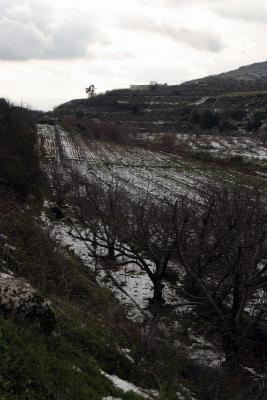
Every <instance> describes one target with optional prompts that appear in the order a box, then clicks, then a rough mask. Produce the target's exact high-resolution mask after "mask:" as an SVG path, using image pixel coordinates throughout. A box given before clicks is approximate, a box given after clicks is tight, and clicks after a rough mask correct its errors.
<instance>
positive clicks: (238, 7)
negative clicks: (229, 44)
mask: <svg viewBox="0 0 267 400" xmlns="http://www.w3.org/2000/svg"><path fill="white" fill-rule="evenodd" d="M213 9H214V11H215V12H216V13H217V14H219V15H221V16H223V17H227V18H231V19H239V20H243V21H246V22H261V23H266V21H267V9H266V8H265V6H264V5H263V4H262V3H259V4H258V3H257V2H256V1H253V2H252V1H247V2H244V1H240V0H236V1H235V2H234V3H231V4H230V3H228V4H226V5H219V6H216V7H214V8H213Z"/></svg>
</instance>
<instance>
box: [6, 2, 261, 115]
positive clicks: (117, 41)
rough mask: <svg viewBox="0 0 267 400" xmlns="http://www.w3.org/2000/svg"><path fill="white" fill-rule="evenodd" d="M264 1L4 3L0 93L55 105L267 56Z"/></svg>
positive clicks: (34, 103) (48, 106) (193, 75)
mask: <svg viewBox="0 0 267 400" xmlns="http://www.w3.org/2000/svg"><path fill="white" fill-rule="evenodd" d="M266 3H267V2H266V0H0V97H8V98H9V99H11V100H12V101H16V102H21V101H22V102H24V103H25V104H31V105H32V106H33V107H34V108H40V109H51V108H52V107H53V106H56V105H58V104H60V103H62V102H65V101H68V100H70V99H73V98H81V97H85V91H84V89H85V87H86V86H89V85H90V84H91V83H94V84H95V85H96V87H97V89H98V90H97V91H98V92H102V91H105V90H107V89H111V88H119V87H128V86H129V85H130V84H142V83H148V82H150V81H152V80H153V81H158V82H168V83H170V84H176V83H181V82H183V81H186V80H190V79H193V78H198V77H201V76H206V75H210V74H215V73H219V72H224V71H227V70H231V69H235V68H237V67H239V66H241V65H245V64H250V63H253V62H258V61H265V60H267V48H266V40H267V5H266Z"/></svg>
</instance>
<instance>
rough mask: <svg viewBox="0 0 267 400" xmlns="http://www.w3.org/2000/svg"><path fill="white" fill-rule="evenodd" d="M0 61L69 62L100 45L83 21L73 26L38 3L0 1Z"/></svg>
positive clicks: (41, 3)
mask: <svg viewBox="0 0 267 400" xmlns="http://www.w3.org/2000/svg"><path fill="white" fill-rule="evenodd" d="M0 16H1V17H0V60H5V61H7V60H16V61H24V60H29V59H73V58H78V57H84V56H86V55H87V54H88V47H89V45H90V44H95V43H97V42H101V41H103V38H102V37H101V34H98V32H97V30H96V29H95V28H94V27H93V26H92V25H90V24H88V22H87V21H84V20H83V18H82V17H81V18H79V19H78V20H77V23H76V24H75V23H74V20H75V15H74V16H72V19H69V18H68V17H65V18H64V16H63V17H62V16H61V20H60V21H57V20H55V19H54V14H53V10H52V9H51V8H50V7H49V6H48V5H47V3H44V2H42V1H38V4H36V2H35V1H34V0H13V1H10V0H9V1H5V0H0Z"/></svg>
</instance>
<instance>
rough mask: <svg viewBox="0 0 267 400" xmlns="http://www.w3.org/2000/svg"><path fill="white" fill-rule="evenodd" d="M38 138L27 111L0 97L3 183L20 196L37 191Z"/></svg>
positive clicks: (0, 171) (0, 164)
mask: <svg viewBox="0 0 267 400" xmlns="http://www.w3.org/2000/svg"><path fill="white" fill-rule="evenodd" d="M36 138H37V136H36V128H35V126H34V123H33V121H32V119H31V114H30V113H29V112H28V110H25V109H23V108H19V107H14V106H12V105H10V104H9V103H7V102H6V101H5V100H4V99H2V100H0V185H1V186H6V187H9V188H11V189H12V190H13V191H14V192H15V194H16V195H17V197H18V198H20V199H25V198H26V197H27V195H28V194H30V193H37V192H38V186H39V183H40V175H41V173H40V168H39V160H38V154H37V149H36Z"/></svg>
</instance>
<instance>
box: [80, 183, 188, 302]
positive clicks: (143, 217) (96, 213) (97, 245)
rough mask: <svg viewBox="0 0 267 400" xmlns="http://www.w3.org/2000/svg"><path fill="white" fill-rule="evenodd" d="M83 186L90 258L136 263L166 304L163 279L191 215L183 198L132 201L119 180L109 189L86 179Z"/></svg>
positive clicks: (156, 297) (83, 222) (155, 299)
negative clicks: (178, 200)
mask: <svg viewBox="0 0 267 400" xmlns="http://www.w3.org/2000/svg"><path fill="white" fill-rule="evenodd" d="M79 187H80V188H81V190H80V193H79V194H78V198H77V199H76V201H75V203H76V205H77V216H78V220H79V223H80V224H81V225H82V226H83V227H84V233H83V235H80V234H79V238H80V239H81V240H84V241H87V242H88V243H89V244H90V249H91V250H90V254H91V256H93V257H95V258H97V259H100V258H102V260H103V257H108V259H109V263H110V264H111V263H114V264H116V266H119V265H121V266H122V265H124V266H125V265H127V264H130V263H134V264H136V265H137V266H138V267H139V268H140V269H141V270H142V271H144V272H145V273H146V274H147V275H148V277H149V278H150V280H151V282H152V284H153V289H154V295H153V299H152V301H153V302H154V303H164V297H163V289H164V284H163V281H164V279H165V276H166V272H167V268H168V267H169V265H170V261H171V260H172V256H173V254H175V252H176V248H177V240H178V238H179V235H180V225H183V223H182V222H181V220H182V221H183V222H184V220H185V219H186V215H187V214H186V209H185V207H184V202H183V201H182V200H181V201H180V203H179V202H176V203H175V204H170V203H167V202H165V203H164V204H161V205H159V204H157V203H155V202H153V201H152V200H151V197H150V196H148V195H147V196H145V197H140V198H136V199H132V198H131V196H130V194H129V193H128V192H127V191H126V190H125V189H124V188H123V187H122V185H121V184H120V183H119V182H118V181H113V182H112V184H111V185H110V186H106V187H105V186H102V185H101V184H99V183H97V182H88V180H87V181H86V182H84V183H83V184H81V183H80V184H79ZM103 250H104V252H103Z"/></svg>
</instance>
